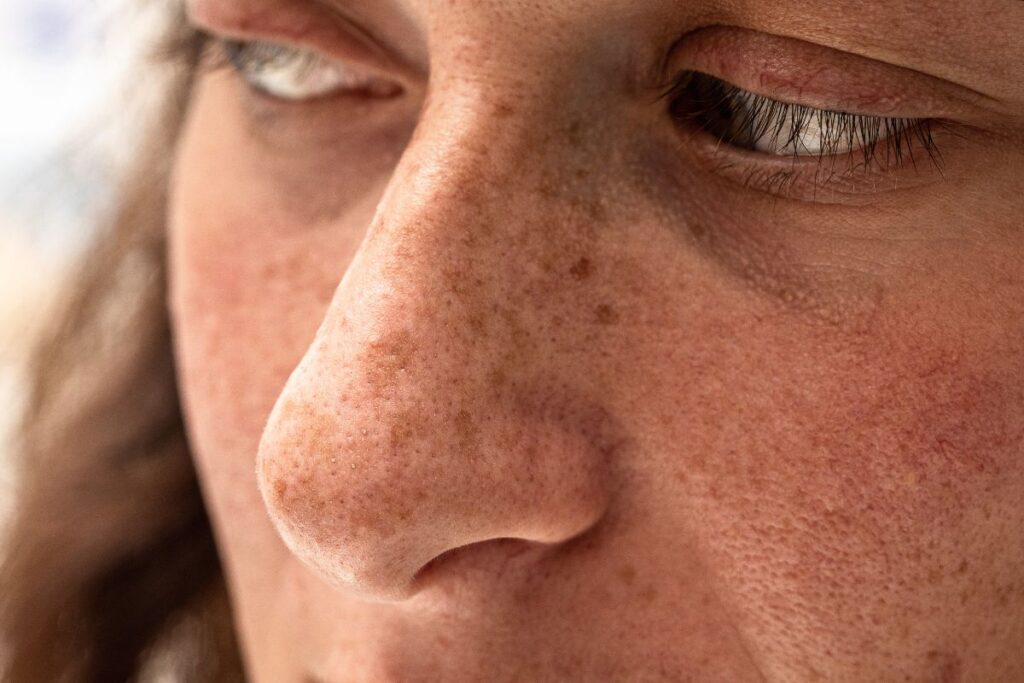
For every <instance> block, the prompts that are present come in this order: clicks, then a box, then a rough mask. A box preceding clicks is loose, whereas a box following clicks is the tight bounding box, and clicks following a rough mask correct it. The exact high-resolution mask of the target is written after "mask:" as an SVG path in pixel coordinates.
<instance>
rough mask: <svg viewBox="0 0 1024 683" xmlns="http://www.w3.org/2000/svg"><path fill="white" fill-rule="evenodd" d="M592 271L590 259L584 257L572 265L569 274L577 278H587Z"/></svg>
mask: <svg viewBox="0 0 1024 683" xmlns="http://www.w3.org/2000/svg"><path fill="white" fill-rule="evenodd" d="M590 271H591V265H590V259H588V258H586V257H583V258H581V259H580V260H579V261H577V262H576V263H574V264H573V265H572V268H570V269H569V274H570V275H572V277H573V279H575V280H586V279H587V278H588V277H590Z"/></svg>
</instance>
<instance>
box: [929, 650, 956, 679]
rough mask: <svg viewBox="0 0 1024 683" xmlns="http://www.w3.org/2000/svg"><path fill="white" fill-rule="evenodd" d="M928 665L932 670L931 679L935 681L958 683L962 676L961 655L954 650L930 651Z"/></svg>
mask: <svg viewBox="0 0 1024 683" xmlns="http://www.w3.org/2000/svg"><path fill="white" fill-rule="evenodd" d="M927 657H928V665H929V667H930V668H931V671H932V674H933V675H932V677H931V678H929V679H928V680H929V681H935V683H958V682H959V681H960V680H961V676H962V666H961V663H960V657H959V656H958V655H956V654H954V653H952V652H938V651H936V650H932V651H931V652H929V653H928V655H927Z"/></svg>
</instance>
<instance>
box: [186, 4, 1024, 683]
mask: <svg viewBox="0 0 1024 683" xmlns="http://www.w3.org/2000/svg"><path fill="white" fill-rule="evenodd" d="M190 12H191V16H192V19H193V21H194V22H196V23H197V24H198V25H199V26H201V27H202V28H203V29H204V30H206V31H207V32H208V33H210V34H212V35H214V36H215V37H219V38H220V39H221V40H214V41H213V42H212V44H211V47H210V56H209V61H210V62H217V63H219V67H216V66H213V67H210V68H208V69H206V70H204V72H203V74H202V76H201V77H200V79H199V81H198V84H197V88H196V90H195V92H194V96H193V100H192V107H191V114H190V118H189V120H188V123H187V126H186V130H185V133H184V137H183V139H182V141H181V145H180V150H179V156H178V159H177V166H176V173H175V180H174V183H173V201H172V221H171V234H170V238H171V245H172V278H173V301H172V303H173V310H174V319H175V328H176V339H177V347H178V352H179V356H180V364H181V382H182V387H183V393H184V403H185V408H186V413H187V418H188V422H189V425H190V430H191V436H192V439H193V443H194V447H195V454H196V459H197V466H198V469H199V472H200V474H201V478H202V482H203V485H204V489H205V493H206V496H207V499H208V502H209V507H210V510H211V513H212V515H213V519H214V522H215V525H216V529H217V532H218V536H219V541H220V544H221V550H222V553H223V556H224V560H225V564H226V568H227V570H228V576H229V579H230V585H231V588H232V592H233V595H234V599H235V604H236V609H237V619H238V624H239V626H240V631H241V635H242V639H243V645H244V649H245V654H246V658H247V661H248V664H249V668H250V674H251V676H252V678H253V679H254V680H256V681H266V682H273V683H278V682H288V681H318V682H320V681H322V682H324V683H336V682H341V681H366V682H374V683H376V682H383V681H403V682H404V681H512V680H521V681H566V680H579V681H605V680H607V681H612V680H615V681H618V680H637V681H640V680H643V681H655V680H659V681H660V680H666V681H704V682H708V681H716V682H717V681H729V682H740V681H829V682H836V681H943V682H952V681H960V680H964V681H1019V680H1024V651H1022V650H1021V647H1020V644H1021V643H1022V642H1024V221H1022V215H1024V193H1022V192H1021V189H1020V188H1021V187H1022V182H1024V44H1022V43H1021V42H1020V36H1021V35H1024V4H1022V3H1020V2H1016V1H1015V0H983V1H982V2H980V3H952V4H951V3H948V2H939V1H935V2H924V3H922V2H920V1H917V2H910V0H906V1H903V0H894V1H893V2H888V3H884V4H872V5H871V7H870V8H869V7H867V6H866V5H864V4H863V3H858V2H853V1H852V0H850V1H848V2H847V1H844V2H825V1H824V0H822V1H820V2H819V1H817V0H814V1H811V2H807V1H806V0H804V1H801V2H791V1H790V0H783V1H782V2H778V1H772V2H767V1H761V0H739V1H738V2H734V1H730V2H724V1H723V2H718V1H717V0H695V1H693V2H671V1H669V0H654V1H651V2H645V3H636V2H633V1H631V0H586V1H581V0H557V1H553V2H547V3H535V2H527V1H526V0H473V1H472V2H468V1H467V2H452V1H447V0H387V1H381V0H374V1H371V0H196V1H195V2H192V3H191V4H190ZM267 44H269V45H267ZM783 103H786V104H783Z"/></svg>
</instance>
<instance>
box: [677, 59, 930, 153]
mask: <svg viewBox="0 0 1024 683" xmlns="http://www.w3.org/2000/svg"><path fill="white" fill-rule="evenodd" d="M665 97H666V98H668V100H669V110H670V113H671V115H672V117H673V119H675V121H676V122H677V123H678V124H680V125H694V124H696V126H698V127H699V128H701V129H703V130H705V131H707V132H709V133H711V134H712V135H714V136H716V137H717V138H718V141H719V143H726V144H729V145H732V146H734V147H739V148H741V149H746V150H750V151H756V152H758V153H761V154H768V155H772V156H789V157H792V158H794V159H798V158H801V157H817V159H818V161H819V162H821V161H823V160H825V159H826V158H830V157H831V158H833V159H836V158H839V157H841V156H844V155H849V157H850V163H851V166H852V165H854V163H855V161H856V155H857V153H858V152H859V153H860V157H861V159H860V161H861V162H862V164H863V165H862V166H860V168H862V169H866V168H868V167H869V166H870V165H871V164H876V165H877V166H880V167H882V168H893V167H900V166H902V165H903V164H905V163H906V162H907V161H909V162H910V163H911V164H912V165H913V166H914V167H916V166H917V157H915V154H914V152H915V149H917V150H919V151H923V152H924V153H925V154H927V156H928V159H929V160H930V162H931V163H932V164H933V165H934V166H935V167H936V168H938V169H940V170H941V168H942V166H943V163H942V155H941V154H940V152H939V149H938V147H937V146H936V143H935V140H934V128H935V125H936V123H937V122H936V121H935V120H934V119H914V118H898V117H886V116H869V115H862V114H850V113H847V112H842V111H835V110H828V109H817V108H815V107H808V106H805V105H800V104H790V103H787V102H781V101H779V100H773V99H771V98H768V97H764V96H763V95H758V94H755V93H752V92H750V91H747V90H743V89H741V88H739V87H737V86H734V85H732V84H730V83H727V82H725V81H723V80H721V79H718V78H715V77H713V76H709V75H707V74H704V73H700V72H694V71H688V72H684V73H682V74H681V75H680V76H679V77H678V78H677V79H676V81H675V82H674V83H673V84H672V86H671V87H670V88H669V90H668V91H667V92H666V94H665ZM808 134H811V135H815V134H816V135H817V138H818V143H819V144H818V148H817V149H812V148H811V147H809V146H808V145H807V143H806V142H805V141H804V136H805V135H808ZM765 146H767V147H769V148H771V149H773V150H774V149H779V150H782V151H781V152H779V151H771V152H766V151H765V150H764V149H763V147H765ZM801 148H802V150H803V153H802V151H801Z"/></svg>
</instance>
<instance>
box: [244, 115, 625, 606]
mask: <svg viewBox="0 0 1024 683" xmlns="http://www.w3.org/2000/svg"><path fill="white" fill-rule="evenodd" d="M467 112H469V113H467ZM503 116H504V117H505V118H504V120H502V117H503ZM421 121H422V123H421V127H420V129H419V130H418V131H417V134H416V136H414V139H413V142H411V143H410V146H409V147H408V148H407V150H406V153H405V155H404V157H403V160H402V162H401V163H400V165H399V168H398V170H396V172H395V175H394V177H393V179H392V181H391V184H390V185H389V188H388V189H387V191H386V192H385V195H384V198H383V199H382V201H381V204H380V205H379V207H378V211H377V215H376V217H375V219H374V221H373V223H372V225H371V226H370V228H369V230H368V232H367V234H366V236H365V238H364V241H363V244H362V245H361V247H360V250H359V252H358V253H357V255H356V257H355V258H354V260H353V261H352V263H351V264H350V265H349V267H348V269H347V270H346V271H345V273H344V277H343V278H342V280H341V283H340V285H339V286H338V288H337V291H336V293H335V296H334V298H333V301H332V303H331V305H330V308H329V310H328V312H327V314H326V316H325V319H324V320H323V322H322V325H321V328H320V330H319V332H318V334H317V336H316V338H315V340H314V341H313V343H312V344H311V346H310V347H309V349H308V350H307V352H306V354H305V356H304V358H303V359H302V361H301V362H300V364H299V365H298V367H297V368H296V369H295V371H294V373H293V374H292V376H291V378H290V379H289V381H288V383H287V385H286V386H285V388H284V390H283V392H282V394H281V396H280V397H279V399H278V402H277V404H276V406H275V408H274V410H273V412H272V415H271V417H270V419H269V421H268V424H267V427H266V431H265V432H264V435H263V438H262V440H261V444H260V449H259V455H258V464H257V475H258V480H259V483H260V488H261V492H262V494H263V498H264V500H265V503H266V506H267V509H268V511H269V514H270V516H271V518H272V520H273V521H274V524H275V526H276V527H277V529H278V531H279V533H280V535H281V537H282V538H283V539H284V541H285V543H286V544H287V545H288V546H289V548H290V549H291V551H292V552H293V553H294V554H295V555H296V556H298V557H299V558H300V559H301V560H303V561H304V562H305V563H307V564H308V565H310V566H311V567H313V568H314V569H315V570H316V571H317V572H319V573H320V574H321V575H323V577H324V578H326V579H327V580H328V581H329V582H332V583H333V584H335V585H337V586H339V587H344V588H346V589H348V590H351V591H354V592H356V593H358V594H360V595H362V596H364V597H367V598H370V599H376V600H382V601H383V600H386V601H397V600H404V599H407V598H408V597H410V596H412V595H413V594H414V593H416V592H417V591H418V590H419V588H418V587H419V586H420V583H419V582H418V581H417V577H418V576H420V575H421V570H423V568H424V567H426V566H428V565H430V566H431V567H432V569H431V572H434V571H435V570H436V571H440V568H439V565H438V563H437V562H432V561H433V560H435V558H439V557H440V556H442V555H448V556H450V555H451V553H450V552H449V551H453V550H455V549H460V548H464V547H466V546H471V547H469V548H466V549H465V552H470V553H472V552H473V551H474V548H477V547H479V548H481V549H482V548H484V546H487V551H486V552H481V555H480V556H481V557H484V556H487V557H491V558H493V557H494V555H495V553H497V554H499V555H500V554H501V553H504V552H509V553H512V552H514V550H513V546H512V545H510V544H508V542H507V540H506V539H521V540H522V541H524V542H527V543H529V544H535V545H537V546H538V547H541V546H543V547H547V548H548V549H550V548H557V547H558V545H559V544H562V543H564V542H566V541H568V540H569V539H572V538H575V537H577V536H578V535H580V534H582V533H584V532H586V531H587V530H588V529H590V528H592V527H593V526H594V525H595V524H597V522H598V521H599V520H600V519H601V517H602V515H603V514H604V512H605V510H606V508H607V506H608V504H609V491H610V480H609V476H608V473H609V470H610V466H609V459H610V454H611V452H612V449H613V446H614V444H615V443H616V442H617V440H618V437H617V435H616V433H615V428H614V426H613V424H612V420H611V418H610V417H609V415H608V413H607V411H605V409H604V408H603V407H602V406H601V404H600V401H598V400H595V398H594V397H593V396H592V395H590V394H589V393H588V392H586V391H583V390H582V388H581V387H582V384H581V383H580V382H579V381H578V380H579V376H578V375H577V376H571V375H570V374H569V371H568V370H566V369H565V368H566V363H565V362H564V354H563V360H562V362H558V361H559V356H558V354H559V353H560V352H562V351H564V348H562V346H561V345H562V344H563V343H566V342H567V339H566V334H565V329H566V323H565V320H567V316H568V315H570V313H568V312H566V311H564V310H560V309H558V306H559V304H558V301H560V300H561V299H560V295H559V290H560V288H561V289H564V282H560V281H559V280H558V277H556V276H554V275H552V274H551V273H550V272H549V270H550V269H546V268H544V267H542V266H541V265H540V263H541V262H542V261H544V260H545V259H547V258H548V256H549V255H550V254H551V251H552V249H561V248H562V247H561V246H558V247H553V246H552V245H554V244H555V243H557V242H558V241H559V237H558V235H557V234H556V233H557V229H556V228H553V227H552V226H551V225H549V224H548V223H546V222H545V220H544V218H545V209H544V207H543V206H541V205H539V204H538V203H537V202H536V201H533V200H531V201H529V202H524V201H521V199H522V197H523V196H524V195H523V193H527V192H532V191H533V190H532V188H533V187H536V185H535V184H533V185H532V183H533V179H531V178H530V173H528V172H523V171H521V170H518V171H517V170H516V169H522V168H523V165H522V163H521V162H522V161H523V158H524V154H527V153H528V152H527V151H526V150H529V149H536V148H537V146H531V144H530V143H529V140H528V139H527V136H528V135H529V133H528V129H529V127H528V126H523V127H513V126H509V125H508V122H507V112H504V113H502V112H497V113H496V112H494V111H493V108H492V107H491V106H490V105H488V104H484V103H481V102H468V103H467V102H466V100H465V99H463V100H461V101H460V100H459V99H458V98H457V97H449V98H446V99H445V102H444V103H442V104H438V105H431V106H430V107H428V109H427V112H426V113H425V114H424V115H423V116H422V118H421ZM452 131H458V132H457V133H453V132H452ZM534 161H535V162H536V160H534ZM536 165H537V164H536V163H534V166H536ZM531 185H532V187H531ZM548 260H550V259H548ZM556 309H558V310H556ZM559 321H561V326H559ZM499 541H500V542H499ZM506 549H507V550H506ZM541 549H543V548H541ZM531 556H534V555H531ZM535 556H536V557H537V558H541V557H543V556H544V553H539V554H536V555H535ZM534 561H541V560H540V559H537V560H534Z"/></svg>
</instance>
